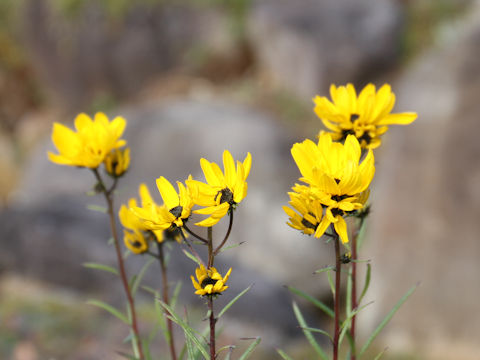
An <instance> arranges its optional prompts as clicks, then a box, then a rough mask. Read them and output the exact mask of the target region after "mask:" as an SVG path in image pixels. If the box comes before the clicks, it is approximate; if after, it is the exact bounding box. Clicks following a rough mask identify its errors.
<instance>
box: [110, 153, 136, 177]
mask: <svg viewBox="0 0 480 360" xmlns="http://www.w3.org/2000/svg"><path fill="white" fill-rule="evenodd" d="M103 163H104V164H105V170H106V171H107V173H108V174H109V175H110V176H113V177H120V176H122V175H123V174H125V173H126V172H127V170H128V167H129V166H130V148H125V149H123V150H120V149H114V150H112V151H110V152H109V153H108V154H107V156H106V157H105V160H103Z"/></svg>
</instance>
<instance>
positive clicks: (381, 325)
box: [359, 284, 419, 356]
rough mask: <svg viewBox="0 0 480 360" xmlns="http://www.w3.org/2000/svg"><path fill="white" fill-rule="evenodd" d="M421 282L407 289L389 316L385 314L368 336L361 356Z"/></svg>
mask: <svg viewBox="0 0 480 360" xmlns="http://www.w3.org/2000/svg"><path fill="white" fill-rule="evenodd" d="M418 285H419V284H416V285H414V286H412V287H411V288H410V290H408V291H407V293H406V294H405V295H403V296H402V298H401V299H400V300H399V301H398V302H397V303H396V304H395V306H394V307H393V309H392V310H390V312H389V313H388V314H387V316H385V318H384V319H383V320H382V322H381V323H380V324H379V325H378V327H377V328H376V329H375V330H374V331H373V333H372V335H370V337H369V338H368V340H367V342H366V343H365V345H363V347H362V350H360V354H359V355H360V356H362V355H363V353H364V352H365V351H366V350H367V349H368V347H369V346H370V344H371V343H372V341H373V340H375V338H376V337H377V335H378V334H379V333H380V331H382V330H383V328H384V327H385V325H387V324H388V322H389V321H390V319H391V318H392V317H393V315H395V313H396V312H397V311H398V309H399V308H400V306H402V304H403V303H404V302H405V301H406V300H407V299H408V298H409V297H410V295H412V294H413V292H414V291H415V290H416V289H417V287H418Z"/></svg>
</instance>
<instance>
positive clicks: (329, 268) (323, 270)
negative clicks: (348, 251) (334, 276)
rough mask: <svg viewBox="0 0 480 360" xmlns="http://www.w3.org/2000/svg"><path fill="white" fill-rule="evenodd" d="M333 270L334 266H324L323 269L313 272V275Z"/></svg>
mask: <svg viewBox="0 0 480 360" xmlns="http://www.w3.org/2000/svg"><path fill="white" fill-rule="evenodd" d="M334 269H335V266H326V267H324V268H321V269H319V270H315V271H314V272H313V273H314V274H320V273H323V272H326V271H330V270H334Z"/></svg>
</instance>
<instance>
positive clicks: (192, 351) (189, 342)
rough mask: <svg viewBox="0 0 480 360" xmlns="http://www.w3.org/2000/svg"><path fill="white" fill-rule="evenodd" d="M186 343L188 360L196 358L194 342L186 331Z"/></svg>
mask: <svg viewBox="0 0 480 360" xmlns="http://www.w3.org/2000/svg"><path fill="white" fill-rule="evenodd" d="M185 345H186V347H187V354H188V360H195V349H194V347H193V344H192V340H191V339H190V337H188V335H187V333H186V332H185Z"/></svg>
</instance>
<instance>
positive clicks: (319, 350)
mask: <svg viewBox="0 0 480 360" xmlns="http://www.w3.org/2000/svg"><path fill="white" fill-rule="evenodd" d="M293 312H294V314H295V317H296V318H297V321H298V323H299V324H300V327H302V328H308V325H307V323H306V322H305V319H304V317H303V315H302V313H301V311H300V309H299V308H298V306H297V304H296V303H295V302H293ZM303 334H304V335H305V337H306V338H307V340H308V342H309V343H310V345H311V346H312V347H313V349H314V350H315V352H316V353H317V354H318V355H319V356H320V357H321V358H322V359H323V360H328V356H327V354H325V352H324V351H323V349H322V347H321V346H320V345H319V344H318V343H317V341H316V340H315V338H314V337H313V335H312V333H311V332H310V331H309V330H305V329H304V330H303Z"/></svg>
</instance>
